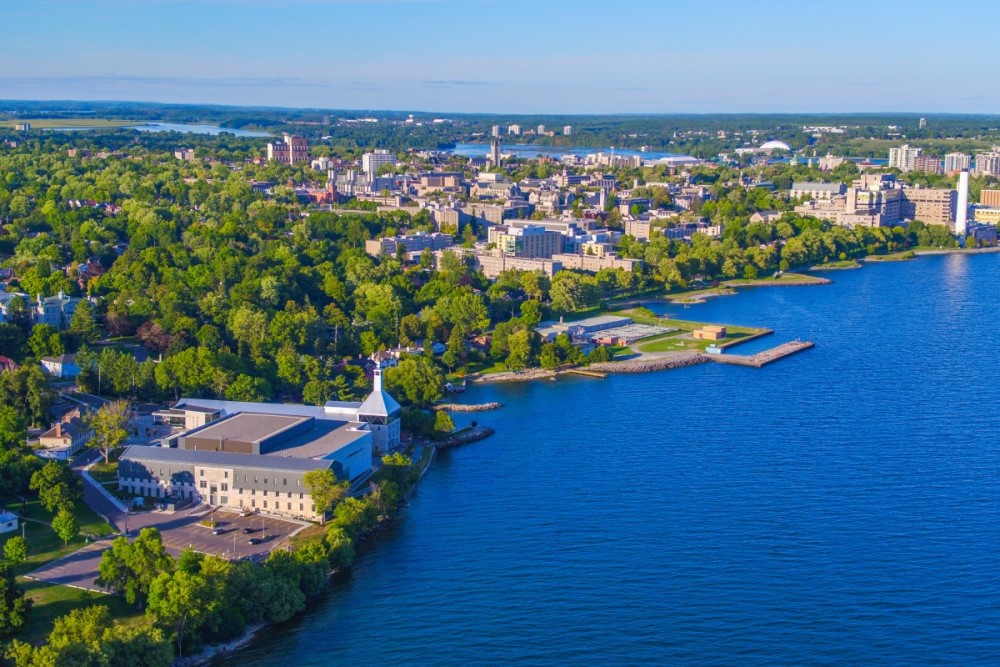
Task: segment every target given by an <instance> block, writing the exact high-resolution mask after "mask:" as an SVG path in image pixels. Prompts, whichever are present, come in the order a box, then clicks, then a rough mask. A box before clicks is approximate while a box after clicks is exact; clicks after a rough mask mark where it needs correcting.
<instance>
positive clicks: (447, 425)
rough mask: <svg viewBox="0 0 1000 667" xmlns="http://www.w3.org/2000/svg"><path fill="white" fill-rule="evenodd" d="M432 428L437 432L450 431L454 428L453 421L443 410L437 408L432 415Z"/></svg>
mask: <svg viewBox="0 0 1000 667" xmlns="http://www.w3.org/2000/svg"><path fill="white" fill-rule="evenodd" d="M434 430H435V431H437V432H438V433H451V432H452V431H454V430H455V422H454V420H453V419H452V418H451V415H449V414H448V413H447V412H445V411H444V410H438V411H437V413H436V414H435V415H434Z"/></svg>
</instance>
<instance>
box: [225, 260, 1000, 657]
mask: <svg viewBox="0 0 1000 667" xmlns="http://www.w3.org/2000/svg"><path fill="white" fill-rule="evenodd" d="M830 276H831V277H832V278H833V279H834V280H835V284H834V285H830V286H826V287H797V288H780V289H779V288H773V289H757V290H748V291H745V292H743V293H742V294H741V295H739V296H735V297H726V298H721V299H717V300H715V301H712V302H710V303H707V304H704V305H699V306H693V307H690V308H683V307H672V306H671V307H669V308H666V309H665V310H666V312H669V313H670V314H672V315H675V316H679V317H688V318H691V319H699V320H704V321H715V322H731V323H737V324H746V325H762V326H768V327H772V328H774V329H776V330H777V331H778V333H777V334H776V335H775V336H773V337H771V339H770V340H768V341H767V342H766V345H772V344H776V343H778V342H781V341H782V340H789V339H792V338H797V337H801V338H805V339H808V340H812V341H815V342H816V344H817V346H816V348H815V349H813V350H810V351H807V352H805V353H802V354H800V355H797V356H795V357H792V358H790V359H787V360H785V361H782V362H780V363H778V364H776V365H774V366H770V367H768V368H765V369H748V368H741V367H734V366H724V365H703V366H698V367H694V368H688V369H683V370H679V371H673V372H667V373H658V374H651V375H644V376H636V377H610V378H608V379H607V380H603V381H601V380H589V379H585V378H579V379H571V380H562V379H560V380H559V381H558V382H536V383H526V384H520V385H509V386H495V387H478V388H475V389H473V390H471V391H470V392H468V394H467V396H466V397H467V399H468V400H470V401H477V402H478V401H487V400H499V401H502V402H503V403H505V404H506V407H505V408H504V409H503V410H501V411H498V412H493V413H485V414H481V415H478V416H476V417H472V416H466V417H465V418H462V417H461V416H459V421H460V423H464V422H468V421H470V420H471V419H473V418H478V419H480V420H482V421H484V422H486V423H489V424H491V425H492V426H494V427H496V429H497V434H496V435H495V436H494V437H493V438H491V439H489V440H487V441H484V442H482V443H478V444H474V445H470V446H468V447H465V448H462V449H458V450H454V451H452V452H449V453H445V454H444V455H443V456H441V457H440V458H438V460H437V461H436V462H435V464H434V466H433V467H432V468H431V470H430V471H429V472H428V474H427V476H426V477H425V479H424V481H423V483H422V484H421V486H420V488H419V491H418V493H417V495H416V496H415V498H414V500H413V502H412V504H411V506H410V507H409V508H408V509H407V510H406V511H405V512H404V514H403V516H402V518H401V520H400V521H399V523H398V525H396V526H395V527H394V528H393V529H391V530H390V531H389V532H387V533H386V534H384V535H383V536H381V537H380V538H378V539H376V540H375V543H374V544H372V545H371V546H370V548H367V549H366V550H365V552H364V553H363V554H362V555H361V556H360V558H359V560H358V562H357V564H356V566H355V567H354V570H353V573H352V575H351V576H350V577H349V578H348V579H347V580H345V581H343V582H340V583H339V584H337V585H336V586H335V587H334V588H333V590H332V591H331V592H330V593H329V594H328V595H326V596H325V597H324V598H323V599H322V600H321V601H320V602H319V603H318V604H317V605H316V606H315V608H314V609H313V610H312V611H311V612H310V613H308V614H306V615H304V616H303V617H301V618H300V619H297V620H296V621H293V622H292V623H290V624H288V625H285V626H282V627H280V628H275V629H272V630H271V631H270V632H269V633H268V636H267V637H266V639H264V638H262V639H258V640H257V641H256V642H255V643H254V644H252V645H251V646H250V647H249V648H248V649H246V650H244V651H242V652H240V653H239V654H237V656H235V657H234V658H233V659H232V661H231V662H230V663H228V664H232V665H240V666H241V667H242V666H246V665H253V666H261V667H263V666H264V665H273V664H278V663H279V662H280V664H285V665H329V664H339V665H357V664H377V665H426V664H434V665H494V664H518V665H537V664H571V665H597V664H602V665H608V664H611V665H617V664H691V665H803V664H809V665H813V664H841V665H857V664H870V663H874V664H882V665H995V664H997V663H998V662H1000V446H998V444H997V435H998V431H1000V428H998V427H1000V419H998V417H997V414H996V409H995V405H996V399H997V391H998V389H1000V364H998V361H997V357H996V353H995V348H996V340H997V339H996V328H997V323H998V322H1000V317H998V316H1000V306H998V305H997V300H996V291H997V285H998V284H1000V256H997V255H980V256H969V257H960V256H954V257H930V258H922V259H919V260H917V261H914V262H909V263H901V264H885V265H873V266H869V267H866V268H864V269H862V270H857V271H843V272H835V273H831V274H830Z"/></svg>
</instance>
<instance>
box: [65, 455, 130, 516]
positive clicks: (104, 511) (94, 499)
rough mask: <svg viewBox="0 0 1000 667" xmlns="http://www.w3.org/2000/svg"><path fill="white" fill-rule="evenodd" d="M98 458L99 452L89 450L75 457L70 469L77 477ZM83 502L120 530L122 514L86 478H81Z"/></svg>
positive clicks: (99, 456) (94, 484) (94, 483)
mask: <svg viewBox="0 0 1000 667" xmlns="http://www.w3.org/2000/svg"><path fill="white" fill-rule="evenodd" d="M99 458H101V453H100V452H98V451H97V450H96V449H89V450H87V451H85V452H83V453H82V454H80V455H79V456H77V457H76V459H75V460H74V461H73V463H72V464H71V467H72V469H73V471H74V472H75V473H77V474H78V475H79V474H80V471H81V470H83V469H84V468H86V467H87V466H88V465H90V464H91V463H93V462H94V461H96V460H98V459H99ZM83 500H84V502H85V503H87V506H88V507H90V509H92V510H94V511H95V512H97V513H98V514H100V515H101V516H102V517H104V520H105V521H107V522H108V523H110V524H111V526H112V527H113V528H115V530H122V527H121V525H120V524H119V520H120V518H121V517H122V516H123V512H122V511H121V510H120V509H119V508H118V506H117V505H115V504H114V503H113V502H111V500H110V499H109V498H108V497H107V496H106V495H104V493H102V492H101V491H100V490H98V488H97V484H96V482H92V481H90V480H89V479H87V478H86V477H83Z"/></svg>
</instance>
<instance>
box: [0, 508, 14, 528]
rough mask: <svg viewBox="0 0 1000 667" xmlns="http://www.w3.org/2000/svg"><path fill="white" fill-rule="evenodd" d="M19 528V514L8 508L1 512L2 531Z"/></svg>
mask: <svg viewBox="0 0 1000 667" xmlns="http://www.w3.org/2000/svg"><path fill="white" fill-rule="evenodd" d="M15 530H17V515H16V514H14V513H12V512H7V511H6V510H5V511H3V512H0V533H12V532H14V531H15Z"/></svg>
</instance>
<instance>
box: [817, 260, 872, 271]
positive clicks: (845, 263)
mask: <svg viewBox="0 0 1000 667" xmlns="http://www.w3.org/2000/svg"><path fill="white" fill-rule="evenodd" d="M860 266H861V265H860V264H858V263H857V262H856V261H855V260H853V259H845V260H839V261H836V262H827V263H826V264H817V265H816V266H814V267H813V268H814V269H857V268H859V267H860Z"/></svg>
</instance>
